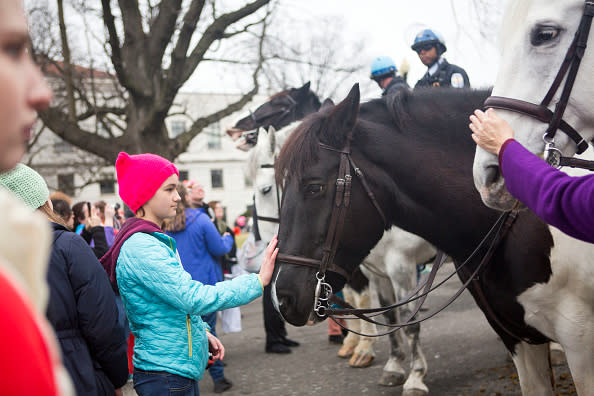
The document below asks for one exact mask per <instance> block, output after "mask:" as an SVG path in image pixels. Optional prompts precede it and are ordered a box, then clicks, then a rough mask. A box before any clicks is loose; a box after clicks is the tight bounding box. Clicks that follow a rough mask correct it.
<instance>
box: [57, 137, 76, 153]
mask: <svg viewBox="0 0 594 396" xmlns="http://www.w3.org/2000/svg"><path fill="white" fill-rule="evenodd" d="M72 151H73V149H72V145H71V144H70V143H68V142H65V141H64V140H60V141H58V142H55V143H54V153H71V152H72Z"/></svg>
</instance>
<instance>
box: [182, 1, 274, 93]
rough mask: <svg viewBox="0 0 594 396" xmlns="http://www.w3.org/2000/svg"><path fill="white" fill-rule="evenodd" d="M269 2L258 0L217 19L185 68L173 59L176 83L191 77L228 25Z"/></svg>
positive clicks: (202, 38)
mask: <svg viewBox="0 0 594 396" xmlns="http://www.w3.org/2000/svg"><path fill="white" fill-rule="evenodd" d="M269 2H270V0H256V1H254V2H253V3H249V4H247V5H246V6H245V7H243V8H241V9H239V10H237V11H234V12H230V13H227V14H223V15H221V16H220V17H218V18H217V19H215V20H214V21H213V23H212V24H211V25H210V26H209V27H208V28H207V29H206V31H205V32H204V34H203V35H202V37H201V38H200V40H199V41H198V43H197V44H196V46H195V47H194V49H193V50H192V53H191V54H190V56H189V57H188V59H187V60H186V61H185V62H184V63H185V64H184V65H183V69H182V68H180V67H179V62H175V60H176V58H174V59H172V62H171V66H172V69H173V72H174V75H179V76H180V78H179V80H178V81H177V84H176V85H179V86H181V84H183V83H184V82H186V81H187V80H188V78H190V76H191V75H192V73H193V72H194V70H196V67H198V64H199V63H200V62H201V61H202V58H203V57H204V54H205V53H206V51H208V49H209V48H210V46H211V45H212V43H213V42H214V41H215V40H219V39H221V38H222V37H223V35H224V33H225V29H227V27H229V26H230V25H232V24H233V23H235V22H237V21H239V20H240V19H242V18H245V17H246V16H248V15H251V14H253V13H254V12H256V11H258V10H259V9H260V8H262V7H263V6H265V5H266V4H268V3H269ZM178 73H179V74H178Z"/></svg>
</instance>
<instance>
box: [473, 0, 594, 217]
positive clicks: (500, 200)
mask: <svg viewBox="0 0 594 396" xmlns="http://www.w3.org/2000/svg"><path fill="white" fill-rule="evenodd" d="M583 10H584V1H583V0H557V1H550V0H523V1H510V2H509V5H508V7H507V9H506V12H505V14H504V18H503V21H504V22H503V26H502V33H501V37H500V41H501V43H500V45H501V55H502V57H501V65H500V69H499V73H498V75H497V79H496V82H495V87H494V88H493V96H502V97H508V98H514V99H520V100H524V101H526V102H530V103H534V104H540V103H541V101H542V100H543V98H544V97H545V95H546V93H547V91H548V90H549V87H550V86H551V84H552V82H553V80H554V79H555V76H556V74H557V72H558V70H559V68H560V67H561V64H562V62H563V59H564V58H565V54H566V52H567V50H568V48H569V47H570V45H571V42H572V40H573V38H574V35H575V32H576V31H577V28H578V25H579V23H580V19H581V17H582V13H583ZM588 45H589V47H588V49H587V50H586V52H585V55H584V57H583V59H582V62H581V65H580V68H579V71H578V74H577V78H576V81H575V84H574V86H573V90H572V92H571V96H570V99H569V102H568V105H567V109H566V111H565V114H564V116H563V119H564V120H565V121H566V122H567V123H568V124H569V125H571V126H573V127H574V128H575V129H576V130H577V131H578V132H579V133H580V134H581V136H582V137H583V138H584V139H586V140H587V141H590V140H592V138H593V137H594V79H593V78H592V76H594V29H591V30H590V35H589V40H588ZM562 88H563V84H562V85H561V88H560V89H559V90H558V91H557V93H556V94H555V96H554V97H553V100H552V102H551V104H550V105H549V108H550V109H551V110H554V108H555V105H556V103H557V102H558V101H559V98H560V94H561V91H562ZM497 112H498V114H500V115H501V116H502V117H504V118H505V119H506V120H507V121H508V122H509V123H510V124H511V126H512V127H513V129H514V131H515V138H516V140H518V141H519V142H520V143H522V144H523V145H524V146H525V147H526V148H527V149H528V150H530V151H532V152H533V153H535V154H539V155H540V154H542V153H543V151H544V147H545V143H544V141H543V135H544V133H545V131H546V129H547V126H548V124H546V123H543V122H540V121H537V120H536V119H534V118H531V117H529V116H526V115H521V114H518V113H514V112H511V111H507V110H497ZM555 147H556V148H558V149H559V150H561V152H562V154H563V155H564V156H573V155H574V154H575V153H576V150H577V146H576V144H575V143H574V142H573V140H571V139H569V138H568V136H567V135H566V134H565V133H563V132H561V131H557V134H556V135H555ZM473 173H474V183H475V185H476V188H477V189H478V191H479V192H480V194H481V197H482V199H483V201H484V202H485V204H486V205H487V206H489V207H492V208H494V209H500V210H509V209H511V208H512V207H513V206H514V204H515V199H514V198H513V197H512V196H511V195H510V194H509V192H508V191H507V190H506V189H505V184H504V182H503V178H502V177H501V173H500V172H499V166H498V162H497V158H496V156H495V155H493V154H489V153H487V152H486V151H484V150H483V149H481V148H479V147H477V151H476V155H475V159H474V167H473Z"/></svg>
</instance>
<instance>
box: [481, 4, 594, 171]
mask: <svg viewBox="0 0 594 396" xmlns="http://www.w3.org/2000/svg"><path fill="white" fill-rule="evenodd" d="M593 16H594V1H592V0H586V1H585V4H584V12H583V14H582V18H581V20H580V24H579V27H578V29H577V31H576V33H575V37H574V39H573V41H572V43H571V45H570V46H569V49H568V50H567V53H566V55H565V59H564V60H563V63H562V64H561V67H560V68H559V71H558V73H557V76H556V77H555V80H554V81H553V83H552V84H551V87H550V88H549V91H548V92H547V94H546V95H545V97H544V99H543V100H542V102H541V103H540V104H539V105H537V104H534V103H530V102H526V101H523V100H519V99H513V98H507V97H501V96H491V97H489V98H487V100H486V101H485V104H484V107H485V108H496V109H503V110H509V111H513V112H516V113H520V114H523V115H527V116H529V117H532V118H535V119H537V120H539V121H541V122H545V123H548V124H549V126H548V128H547V131H546V132H545V134H544V135H543V137H542V139H543V141H544V143H545V150H544V158H545V160H546V161H547V162H548V163H549V164H550V165H552V166H554V167H557V168H558V167H561V166H570V167H574V168H583V169H588V170H594V161H586V160H580V159H573V158H571V157H564V156H562V155H561V151H560V150H559V149H557V148H556V147H555V134H556V132H557V130H558V129H560V130H562V131H563V132H565V134H567V136H569V137H570V138H571V140H573V141H574V142H575V144H576V145H577V154H581V153H583V152H584V151H585V150H586V149H587V148H588V142H586V141H585V140H584V138H583V137H582V136H581V135H580V134H579V133H578V132H577V131H576V130H575V129H574V128H573V127H572V126H571V125H569V124H568V123H567V122H565V121H564V120H563V114H564V113H565V109H566V108H567V103H568V102H569V96H570V95H571V90H572V89H573V85H574V83H575V79H576V76H577V73H578V70H579V67H580V62H581V60H582V58H583V57H584V53H585V51H586V47H587V43H588V36H589V34H590V26H591V25H592V17H593ZM565 75H567V78H566V80H565V85H564V86H563V89H562V91H561V98H560V100H559V102H558V103H557V104H556V105H555V110H554V111H551V110H550V109H549V105H550V103H551V101H552V99H553V96H555V93H556V92H557V90H558V89H559V88H560V87H561V83H562V82H563V79H564V78H565ZM593 143H594V141H593Z"/></svg>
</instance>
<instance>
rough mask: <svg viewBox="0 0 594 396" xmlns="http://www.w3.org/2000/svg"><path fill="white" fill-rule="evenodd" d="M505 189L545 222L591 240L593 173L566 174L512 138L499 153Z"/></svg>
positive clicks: (593, 240) (593, 234)
mask: <svg viewBox="0 0 594 396" xmlns="http://www.w3.org/2000/svg"><path fill="white" fill-rule="evenodd" d="M499 162H500V164H501V172H502V174H503V175H504V177H505V186H506V187H507V189H508V191H509V192H510V193H511V194H512V195H513V196H514V197H516V198H517V199H519V200H520V201H521V202H522V203H523V204H524V205H526V206H527V207H528V208H530V209H531V210H532V211H533V212H534V213H536V215H537V216H539V217H540V218H541V219H543V220H544V221H545V222H547V223H549V224H551V225H553V226H555V227H557V228H559V229H560V230H561V231H563V232H565V233H566V234H568V235H571V236H573V237H575V238H578V239H581V240H583V241H586V242H591V243H594V175H587V176H581V177H572V176H569V175H567V174H565V173H563V172H561V171H559V170H557V169H555V168H553V167H551V166H549V165H548V164H547V163H546V162H545V161H543V160H542V159H540V158H539V157H537V156H536V155H534V154H532V153H531V152H530V151H528V150H526V149H525V148H524V147H523V146H522V145H521V144H520V143H518V142H517V141H515V140H513V141H511V142H509V143H508V144H507V145H506V146H505V147H504V148H503V149H502V150H501V151H500V153H499Z"/></svg>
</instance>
